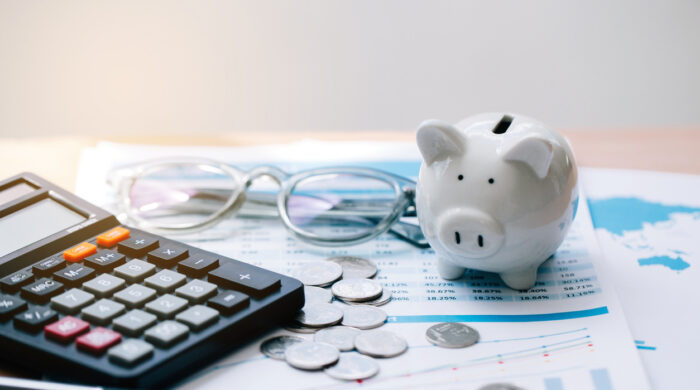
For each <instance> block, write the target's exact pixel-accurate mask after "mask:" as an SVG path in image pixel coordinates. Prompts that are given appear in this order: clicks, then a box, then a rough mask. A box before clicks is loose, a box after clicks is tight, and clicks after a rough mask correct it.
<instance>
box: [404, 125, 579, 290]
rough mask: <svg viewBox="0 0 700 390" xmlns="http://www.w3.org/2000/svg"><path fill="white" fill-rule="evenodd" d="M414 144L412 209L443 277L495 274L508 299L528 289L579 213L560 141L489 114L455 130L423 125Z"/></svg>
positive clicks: (571, 166) (573, 177) (570, 165)
mask: <svg viewBox="0 0 700 390" xmlns="http://www.w3.org/2000/svg"><path fill="white" fill-rule="evenodd" d="M417 141H418V148H419V149H420V152H421V154H422V155H423V164H422V165H421V168H420V176H419V178H418V187H417V194H416V208H417V212H418V219H419V222H420V226H421V228H422V229H423V233H424V234H425V236H426V238H427V239H428V241H429V242H430V245H431V246H432V247H433V249H434V250H435V252H436V253H437V255H438V257H439V259H438V271H439V272H440V276H442V277H443V278H445V279H456V278H459V277H461V276H462V275H463V273H464V270H465V269H466V268H471V269H475V270H481V271H488V272H496V273H498V274H499V275H500V277H501V279H503V281H504V282H505V283H506V284H507V285H508V286H509V287H511V288H513V289H517V290H525V289H529V288H531V287H532V286H534V284H535V279H536V277H537V268H538V267H539V266H540V265H541V264H542V263H543V262H544V261H545V260H547V259H548V258H549V257H550V256H551V255H552V254H554V252H555V251H556V249H557V248H558V247H559V245H560V244H561V242H562V241H563V240H564V237H565V236H566V232H567V230H568V229H569V226H570V225H571V222H572V221H573V219H574V215H575V212H576V207H577V204H578V185H577V182H578V173H577V170H576V163H575V162H574V156H573V154H572V152H571V147H570V146H569V143H568V142H567V140H566V139H565V138H564V137H562V136H561V135H560V134H558V133H557V132H555V131H554V130H552V129H549V128H547V127H546V126H545V125H543V124H542V123H540V122H538V121H536V120H534V119H531V118H527V117H524V116H520V115H511V114H502V113H489V114H481V115H477V116H473V117H470V118H467V119H465V120H463V121H461V122H459V123H458V124H456V125H454V126H453V125H450V124H448V123H444V122H441V121H437V120H428V121H425V122H423V123H422V124H421V126H420V128H419V129H418V134H417Z"/></svg>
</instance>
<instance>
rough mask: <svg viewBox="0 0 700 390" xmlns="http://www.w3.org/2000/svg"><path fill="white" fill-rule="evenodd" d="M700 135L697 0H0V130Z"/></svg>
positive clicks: (26, 133)
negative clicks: (493, 117)
mask: <svg viewBox="0 0 700 390" xmlns="http://www.w3.org/2000/svg"><path fill="white" fill-rule="evenodd" d="M485 110H511V111H518V112H521V113H526V114H529V115H531V116H534V117H537V118H539V119H541V120H543V121H545V122H547V123H550V124H552V125H554V126H557V127H563V128H637V127H671V126H692V127H698V126H699V125H700V2H698V1H695V0H686V1H669V0H660V1H628V0H624V1H609V0H601V1H565V0H552V1H542V0H534V1H522V0H520V1H500V0H495V1H488V0H481V1H446V0H427V1H419V0H354V1H333V0H312V1H303V0H296V1H286V0H275V1H261V0H250V1H248V0H245V1H181V0H162V1H35V0H16V1H2V2H0V135H1V136H32V135H44V134H49V135H54V134H90V135H110V134H143V133H144V132H149V133H154V134H164V133H195V132H243V131H251V130H290V131H293V130H336V131H352V130H359V129H362V130H373V129H413V128H415V127H416V126H417V124H418V123H419V122H420V121H421V120H423V119H426V118H431V117H436V118H441V119H445V120H448V121H457V120H459V119H460V118H461V117H463V116H466V115H468V114H471V113H476V112H480V111H485Z"/></svg>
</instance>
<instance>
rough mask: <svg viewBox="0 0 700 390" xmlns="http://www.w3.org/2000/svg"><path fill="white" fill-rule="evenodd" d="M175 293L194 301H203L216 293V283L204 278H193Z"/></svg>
mask: <svg viewBox="0 0 700 390" xmlns="http://www.w3.org/2000/svg"><path fill="white" fill-rule="evenodd" d="M175 294H177V295H179V296H181V297H183V298H186V299H187V300H188V301H190V302H192V303H202V302H204V301H206V300H207V299H208V298H209V297H211V296H213V295H214V294H216V285H215V284H213V283H209V282H205V281H203V280H197V279H195V280H193V281H191V282H189V283H187V284H186V285H184V286H182V287H180V288H178V289H177V290H175Z"/></svg>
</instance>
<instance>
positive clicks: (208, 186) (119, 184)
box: [109, 159, 428, 248]
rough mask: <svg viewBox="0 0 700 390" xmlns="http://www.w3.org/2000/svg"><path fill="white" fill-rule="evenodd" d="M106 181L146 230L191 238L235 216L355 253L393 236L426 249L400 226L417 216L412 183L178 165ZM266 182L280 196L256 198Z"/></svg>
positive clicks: (325, 172)
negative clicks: (269, 222)
mask: <svg viewBox="0 0 700 390" xmlns="http://www.w3.org/2000/svg"><path fill="white" fill-rule="evenodd" d="M109 177H110V179H109V182H110V184H111V185H112V186H113V187H114V188H115V190H116V191H117V194H118V207H119V209H120V212H121V213H122V214H123V215H126V217H127V218H128V220H129V222H130V223H131V224H132V225H135V226H136V227H139V228H142V229H144V230H149V231H154V232H158V233H163V234H168V233H192V232H197V231H200V230H202V229H205V228H207V227H210V226H212V225H214V224H216V223H218V222H221V221H222V220H224V219H225V218H226V217H229V216H232V215H234V214H235V215H236V216H239V217H256V218H260V217H271V216H274V217H276V216H279V217H281V219H282V222H283V223H284V226H285V227H286V228H287V229H288V230H289V231H290V232H292V233H293V235H294V236H296V237H298V238H299V239H301V240H303V241H306V242H309V243H312V244H316V245H321V246H343V245H355V244H360V243H363V242H366V241H368V240H371V239H372V238H374V237H377V236H378V235H380V234H382V233H384V232H387V231H389V232H391V233H393V234H394V235H396V236H397V237H399V238H401V239H403V240H405V241H407V242H409V243H411V244H413V245H415V246H417V247H421V248H427V247H428V243H427V241H426V240H425V237H424V236H423V234H422V232H421V230H420V227H419V226H418V225H416V224H413V223H408V222H403V221H401V220H400V219H401V218H402V217H415V215H416V214H415V203H414V198H415V188H416V186H415V182H414V181H412V180H410V179H407V178H404V177H401V176H397V175H394V174H391V173H388V172H384V171H380V170H375V169H368V168H355V167H333V168H319V169H311V170H306V171H302V172H298V173H296V174H288V173H286V172H284V171H282V170H280V169H278V168H276V167H273V166H261V167H257V168H254V169H252V170H250V171H243V170H241V169H238V168H235V167H232V166H230V165H226V164H223V163H220V162H216V161H208V160H203V159H178V160H158V161H153V162H149V163H142V164H138V165H134V166H130V167H125V168H119V169H117V170H114V171H112V172H111V173H110V175H109ZM262 178H269V179H271V180H272V182H275V183H276V184H277V185H278V186H279V188H278V189H276V188H274V186H273V187H272V188H270V186H269V185H268V186H267V187H266V186H264V185H263V186H262V189H260V190H255V191H253V190H251V189H250V187H251V184H252V183H253V182H254V181H256V183H257V179H262ZM268 184H269V180H268ZM256 187H257V185H256Z"/></svg>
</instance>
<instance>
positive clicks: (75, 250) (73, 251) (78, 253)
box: [63, 242, 97, 263]
mask: <svg viewBox="0 0 700 390" xmlns="http://www.w3.org/2000/svg"><path fill="white" fill-rule="evenodd" d="M95 253H97V246H95V245H93V244H90V243H89V242H84V243H82V244H80V245H78V246H74V247H72V248H70V249H68V250H67V251H65V252H63V258H64V259H66V261H68V262H71V263H75V262H78V261H80V260H82V259H84V258H86V257H88V256H90V255H94V254H95Z"/></svg>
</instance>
